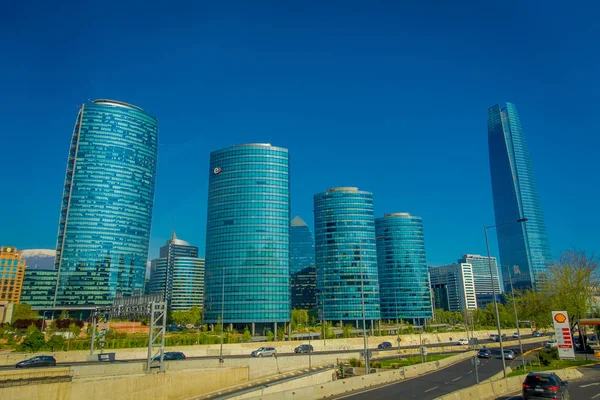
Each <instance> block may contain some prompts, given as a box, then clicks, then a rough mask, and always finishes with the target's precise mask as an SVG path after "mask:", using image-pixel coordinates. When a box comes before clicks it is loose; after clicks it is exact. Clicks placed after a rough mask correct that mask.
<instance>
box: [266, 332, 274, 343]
mask: <svg viewBox="0 0 600 400" xmlns="http://www.w3.org/2000/svg"><path fill="white" fill-rule="evenodd" d="M274 338H275V335H274V334H273V332H271V330H270V329H267V342H272V341H273V339H274Z"/></svg>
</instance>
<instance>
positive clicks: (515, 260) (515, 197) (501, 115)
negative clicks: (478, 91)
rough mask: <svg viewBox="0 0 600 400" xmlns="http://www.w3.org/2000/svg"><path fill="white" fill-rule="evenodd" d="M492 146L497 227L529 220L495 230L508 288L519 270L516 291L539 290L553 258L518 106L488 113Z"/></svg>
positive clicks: (503, 273) (489, 138)
mask: <svg viewBox="0 0 600 400" xmlns="http://www.w3.org/2000/svg"><path fill="white" fill-rule="evenodd" d="M488 146H489V154H490V172H491V178H492V193H493V198H494V212H495V215H496V224H497V225H500V224H504V223H507V222H513V221H517V220H518V219H521V218H527V219H528V221H527V222H525V223H511V224H507V225H502V226H498V227H497V228H496V229H497V236H498V248H499V251H500V262H501V266H502V277H503V280H504V288H505V289H507V290H508V288H509V284H508V268H514V267H515V266H517V268H515V270H517V271H519V273H518V274H517V275H516V276H513V285H514V287H515V289H517V288H519V289H524V288H525V289H526V288H534V289H538V290H539V289H541V288H542V287H543V286H544V283H543V282H544V281H545V279H547V274H548V264H549V263H551V261H552V254H551V252H550V244H549V242H548V235H547V233H546V224H545V222H544V214H543V212H542V205H541V202H540V197H539V194H538V189H537V186H536V183H535V177H534V174H533V168H532V165H531V158H530V157H529V150H528V148H527V143H526V142H525V134H524V132H523V126H522V125H521V120H520V119H519V114H518V113H517V109H516V108H515V106H514V105H513V104H511V103H506V105H505V106H504V107H503V108H501V107H500V106H499V105H495V106H493V107H491V108H490V109H489V110H488Z"/></svg>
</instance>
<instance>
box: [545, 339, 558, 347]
mask: <svg viewBox="0 0 600 400" xmlns="http://www.w3.org/2000/svg"><path fill="white" fill-rule="evenodd" d="M544 347H545V348H547V349H550V348H552V347H554V348H558V342H557V341H556V340H549V341H547V342H546V343H544Z"/></svg>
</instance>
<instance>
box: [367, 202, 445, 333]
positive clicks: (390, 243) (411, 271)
mask: <svg viewBox="0 0 600 400" xmlns="http://www.w3.org/2000/svg"><path fill="white" fill-rule="evenodd" d="M375 234H376V236H377V264H378V270H379V297H380V299H381V318H382V319H383V320H408V321H410V322H411V323H416V324H422V323H423V322H424V320H425V319H430V318H432V317H433V315H432V308H431V285H430V282H429V270H428V268H427V261H426V259H425V239H424V236H423V220H422V219H421V217H416V216H413V215H410V214H409V213H393V214H386V215H385V216H384V217H383V218H377V219H375Z"/></svg>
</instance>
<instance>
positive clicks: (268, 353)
mask: <svg viewBox="0 0 600 400" xmlns="http://www.w3.org/2000/svg"><path fill="white" fill-rule="evenodd" d="M250 355H251V356H252V357H277V350H275V348H274V347H261V348H259V349H257V350H254V351H253V352H252V353H251V354H250Z"/></svg>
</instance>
